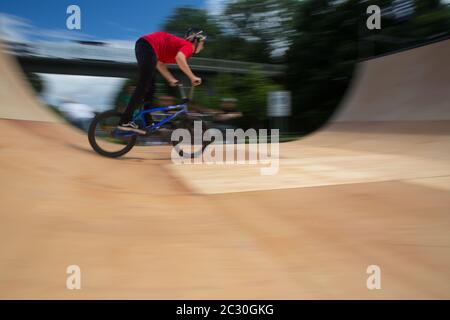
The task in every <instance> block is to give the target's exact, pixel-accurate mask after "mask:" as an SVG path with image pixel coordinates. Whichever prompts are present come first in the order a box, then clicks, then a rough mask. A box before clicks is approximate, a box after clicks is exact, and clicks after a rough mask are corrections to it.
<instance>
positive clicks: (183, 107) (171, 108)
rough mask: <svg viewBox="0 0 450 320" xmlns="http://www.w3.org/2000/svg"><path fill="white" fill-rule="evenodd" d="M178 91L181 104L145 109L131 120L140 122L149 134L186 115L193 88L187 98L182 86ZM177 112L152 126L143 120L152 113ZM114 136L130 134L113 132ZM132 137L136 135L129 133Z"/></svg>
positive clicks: (127, 133)
mask: <svg viewBox="0 0 450 320" xmlns="http://www.w3.org/2000/svg"><path fill="white" fill-rule="evenodd" d="M178 89H179V90H180V95H181V98H182V103H181V104H176V105H173V106H166V107H156V108H152V109H147V110H141V111H139V112H138V113H136V114H134V115H133V118H132V120H133V121H134V122H136V120H138V119H139V120H141V121H142V124H143V125H144V128H143V129H144V130H145V131H147V133H148V132H151V131H153V130H156V129H158V128H159V127H160V126H162V125H163V124H165V123H166V122H169V121H171V120H173V119H175V118H176V117H178V116H179V115H180V114H183V113H187V112H188V103H189V101H190V100H191V99H192V96H193V93H194V91H193V87H191V90H190V93H189V97H187V96H186V94H185V91H184V88H183V85H181V84H179V85H178ZM175 110H178V111H177V112H175V113H174V114H172V115H170V116H168V117H166V118H164V119H162V120H161V121H158V122H155V123H153V124H149V123H147V120H145V115H146V114H147V113H152V112H157V111H175ZM115 133H116V135H120V136H128V135H130V132H126V131H123V132H115ZM131 134H132V135H135V134H136V133H131Z"/></svg>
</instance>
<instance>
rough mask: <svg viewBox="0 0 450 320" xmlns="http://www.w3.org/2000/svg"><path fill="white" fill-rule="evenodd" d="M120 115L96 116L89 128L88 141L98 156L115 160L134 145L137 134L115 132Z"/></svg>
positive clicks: (102, 114) (105, 113)
mask: <svg viewBox="0 0 450 320" xmlns="http://www.w3.org/2000/svg"><path fill="white" fill-rule="evenodd" d="M121 116H122V114H121V113H120V112H118V111H114V110H111V111H106V112H103V113H100V114H98V115H97V116H95V118H94V119H93V120H92V122H91V125H90V126H89V131H88V139H89V143H90V145H91V147H92V148H93V149H94V150H95V152H97V153H98V154H100V155H102V156H105V157H110V158H117V157H120V156H123V155H124V154H126V153H127V152H129V151H130V150H131V149H132V148H133V147H134V145H135V144H136V140H137V134H135V133H128V132H127V133H125V132H121V131H119V130H117V126H118V125H119V124H120V118H121Z"/></svg>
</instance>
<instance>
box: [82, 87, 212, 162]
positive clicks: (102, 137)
mask: <svg viewBox="0 0 450 320" xmlns="http://www.w3.org/2000/svg"><path fill="white" fill-rule="evenodd" d="M177 87H178V89H179V91H180V95H181V104H177V105H172V106H163V107H155V108H151V109H147V110H143V109H139V110H138V111H137V112H135V113H134V115H133V118H132V120H133V121H134V122H135V123H140V124H141V129H143V130H144V131H146V134H145V135H142V136H144V137H145V136H149V135H151V134H155V133H157V132H158V130H159V129H160V128H161V127H163V128H164V127H166V126H167V125H168V123H169V122H171V124H172V128H173V129H179V128H180V129H186V130H188V131H189V133H190V137H191V139H190V140H189V139H184V140H183V139H182V138H181V137H180V138H179V139H178V140H175V141H173V140H172V139H169V142H170V143H171V144H172V145H173V147H174V149H175V151H176V152H177V153H178V154H179V156H180V157H183V158H195V157H198V156H200V155H201V154H202V153H203V151H204V150H205V148H206V147H207V146H208V145H209V144H210V143H211V141H205V140H204V139H201V141H200V143H199V142H198V141H196V139H194V121H201V120H199V119H198V117H195V116H193V115H191V114H189V113H188V111H189V109H188V104H189V101H191V100H192V97H193V93H194V87H193V86H192V87H191V89H190V91H189V95H188V96H186V94H185V92H186V90H185V88H184V86H183V85H182V84H178V85H177ZM155 112H160V113H161V112H163V113H164V112H166V113H165V114H164V118H163V119H161V120H159V121H156V122H154V123H152V124H150V123H147V120H146V115H147V114H151V113H155ZM121 116H122V113H121V112H119V111H116V110H109V111H106V112H103V113H100V114H98V115H96V116H95V117H94V119H93V120H92V122H91V124H90V126H89V130H88V139H89V144H90V145H91V147H92V148H93V149H94V150H95V151H96V152H97V153H98V154H100V155H102V156H105V157H110V158H117V157H120V156H123V155H124V154H126V153H127V152H129V151H130V150H131V149H132V148H133V147H134V146H135V145H136V143H137V141H138V139H139V136H141V135H139V134H137V133H135V132H130V131H121V130H119V129H117V126H118V125H119V124H120V121H121ZM200 128H201V135H202V137H203V133H204V132H205V131H206V130H207V126H206V124H205V122H204V121H201V127H200ZM168 131H169V132H170V131H171V130H170V129H169V130H168ZM166 138H167V137H166Z"/></svg>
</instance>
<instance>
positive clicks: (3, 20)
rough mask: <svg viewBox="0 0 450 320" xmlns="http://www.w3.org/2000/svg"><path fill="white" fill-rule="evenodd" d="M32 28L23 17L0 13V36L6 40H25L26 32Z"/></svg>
mask: <svg viewBox="0 0 450 320" xmlns="http://www.w3.org/2000/svg"><path fill="white" fill-rule="evenodd" d="M30 29H32V25H31V23H30V22H29V21H28V20H26V19H23V18H20V17H17V16H13V15H9V14H6V13H0V36H1V38H2V39H4V40H7V41H19V42H25V41H26V40H27V36H26V34H27V33H28V32H30Z"/></svg>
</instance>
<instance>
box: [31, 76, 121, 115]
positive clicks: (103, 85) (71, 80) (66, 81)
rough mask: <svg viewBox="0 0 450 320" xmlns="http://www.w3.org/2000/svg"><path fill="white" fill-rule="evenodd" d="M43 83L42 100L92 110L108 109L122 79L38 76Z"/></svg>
mask: <svg viewBox="0 0 450 320" xmlns="http://www.w3.org/2000/svg"><path fill="white" fill-rule="evenodd" d="M39 75H40V76H41V77H42V78H43V80H44V81H45V92H44V93H43V99H44V100H45V101H46V102H48V103H50V104H53V105H59V104H60V103H61V100H62V99H68V100H72V101H75V102H79V103H83V104H86V105H88V106H90V107H92V109H93V110H96V111H102V110H106V109H110V108H111V107H112V104H113V99H114V97H115V95H116V93H117V91H118V90H119V89H120V87H121V86H122V85H123V82H124V81H125V80H124V79H121V78H109V77H92V76H74V75H60V74H39Z"/></svg>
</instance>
